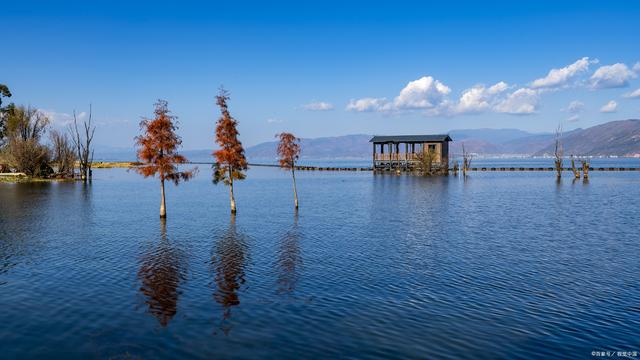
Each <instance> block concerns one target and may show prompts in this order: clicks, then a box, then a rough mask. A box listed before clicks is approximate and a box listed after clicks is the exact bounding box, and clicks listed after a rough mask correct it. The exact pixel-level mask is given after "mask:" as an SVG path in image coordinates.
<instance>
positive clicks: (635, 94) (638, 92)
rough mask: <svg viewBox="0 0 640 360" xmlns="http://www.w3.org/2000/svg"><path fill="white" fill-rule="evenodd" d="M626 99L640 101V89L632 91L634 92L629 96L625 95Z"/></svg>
mask: <svg viewBox="0 0 640 360" xmlns="http://www.w3.org/2000/svg"><path fill="white" fill-rule="evenodd" d="M624 97H626V98H629V99H640V89H637V90H635V91H632V92H630V93H628V94H624Z"/></svg>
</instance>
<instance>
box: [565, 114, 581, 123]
mask: <svg viewBox="0 0 640 360" xmlns="http://www.w3.org/2000/svg"><path fill="white" fill-rule="evenodd" d="M578 120H580V115H577V114H576V115H571V116H569V118H568V119H567V122H576V121H578Z"/></svg>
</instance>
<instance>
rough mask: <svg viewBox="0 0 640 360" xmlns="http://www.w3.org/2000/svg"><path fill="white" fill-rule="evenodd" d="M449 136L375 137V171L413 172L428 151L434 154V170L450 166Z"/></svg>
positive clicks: (372, 140)
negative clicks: (421, 156)
mask: <svg viewBox="0 0 640 360" xmlns="http://www.w3.org/2000/svg"><path fill="white" fill-rule="evenodd" d="M450 141H452V140H451V137H449V135H393V136H374V137H373V138H372V139H371V140H369V142H371V143H373V169H374V170H391V169H394V170H395V169H399V170H413V169H415V168H416V167H417V166H418V164H419V161H420V160H419V159H420V155H422V154H424V153H425V152H426V151H430V152H431V154H432V156H433V157H432V160H433V167H434V169H436V170H437V169H445V170H446V169H447V168H448V166H449V142H450Z"/></svg>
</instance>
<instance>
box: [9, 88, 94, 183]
mask: <svg viewBox="0 0 640 360" xmlns="http://www.w3.org/2000/svg"><path fill="white" fill-rule="evenodd" d="M11 97H12V93H11V91H10V90H9V87H7V86H6V85H3V84H0V173H4V172H19V173H24V174H26V175H27V176H31V177H38V178H70V179H74V178H79V179H82V180H84V181H88V180H90V179H91V161H92V159H93V148H92V145H91V142H92V140H93V135H94V132H95V127H94V126H92V125H91V116H92V115H91V110H89V119H88V121H83V122H82V126H81V127H82V129H83V131H82V132H81V131H80V129H79V126H78V119H77V117H76V114H75V111H74V113H73V125H70V126H69V127H68V128H67V129H66V131H65V130H59V129H52V128H51V121H50V119H49V118H48V117H47V116H46V114H45V113H43V112H42V111H40V110H39V109H37V108H36V107H32V106H25V105H16V104H14V103H8V104H6V105H3V101H7V100H8V99H9V98H11ZM47 134H48V138H47V137H45V135H47Z"/></svg>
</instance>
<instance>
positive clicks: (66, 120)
mask: <svg viewBox="0 0 640 360" xmlns="http://www.w3.org/2000/svg"><path fill="white" fill-rule="evenodd" d="M38 111H40V112H41V113H43V114H44V115H45V116H46V117H47V118H49V121H50V122H51V125H53V126H55V127H65V126H67V125H70V124H73V114H69V113H62V112H56V111H54V110H44V109H38ZM87 115H88V114H87V113H86V112H84V111H83V112H80V113H77V114H76V118H77V119H78V121H82V120H84V119H85V118H86V117H87Z"/></svg>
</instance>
